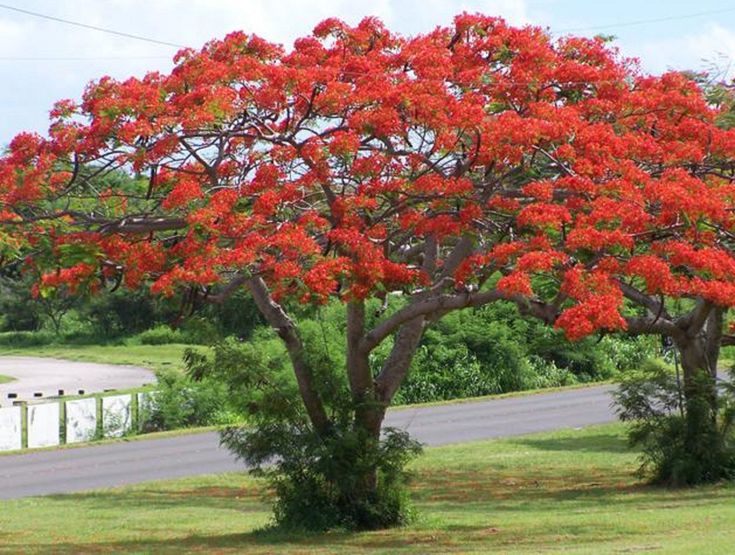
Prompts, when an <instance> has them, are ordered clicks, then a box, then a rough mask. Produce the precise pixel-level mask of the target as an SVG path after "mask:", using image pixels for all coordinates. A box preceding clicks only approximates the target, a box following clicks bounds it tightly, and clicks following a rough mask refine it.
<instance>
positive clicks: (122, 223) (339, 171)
mask: <svg viewBox="0 0 735 555" xmlns="http://www.w3.org/2000/svg"><path fill="white" fill-rule="evenodd" d="M712 117H713V114H712V112H711V111H710V110H709V109H708V107H707V106H706V105H705V104H704V103H703V101H702V98H701V95H700V94H699V92H698V90H697V89H696V87H694V86H693V85H692V84H691V83H690V82H689V81H687V80H686V79H685V78H683V77H681V76H679V75H676V74H669V75H666V76H664V77H662V78H653V77H645V76H640V75H638V73H637V72H636V69H635V66H634V65H633V64H632V63H631V62H629V61H626V60H622V59H620V58H619V57H618V56H617V54H616V52H615V51H614V50H613V49H611V48H609V47H608V46H606V44H605V42H604V41H603V40H602V39H582V38H574V37H567V38H563V39H559V40H556V41H554V40H552V39H551V38H550V37H549V36H548V35H547V34H546V33H545V32H544V31H543V30H541V29H539V28H534V27H526V28H513V27H510V26H508V25H506V24H505V23H504V22H503V21H502V20H500V19H496V18H489V17H484V16H472V15H461V16H459V17H457V18H456V19H455V21H454V25H453V26H451V27H448V28H437V29H436V30H435V31H433V32H431V33H428V34H424V35H419V36H416V37H413V38H404V37H401V36H397V35H394V34H392V33H390V32H389V31H388V30H387V29H385V28H384V27H383V26H382V25H381V24H380V22H378V21H377V20H375V19H371V18H368V19H365V20H363V21H362V22H361V23H360V24H359V25H358V26H356V27H354V28H352V27H349V26H347V25H345V24H344V23H342V22H339V21H337V20H327V21H325V22H323V23H322V24H320V25H319V26H317V28H316V29H315V31H314V34H313V35H312V36H308V37H305V38H302V39H299V40H297V41H296V43H295V45H294V48H293V49H292V50H291V51H290V52H284V50H283V49H282V48H281V47H279V46H276V45H273V44H270V43H267V42H266V41H264V40H262V39H259V38H257V37H255V36H248V35H245V34H243V33H234V34H232V35H229V36H228V37H226V38H225V39H224V40H221V41H212V42H211V43H209V44H207V45H206V46H205V47H204V48H203V49H202V50H201V51H199V52H195V51H192V50H184V51H182V52H180V53H179V54H178V55H177V57H176V67H175V68H174V70H173V71H172V72H171V74H170V75H161V74H157V73H154V74H149V75H147V76H145V77H144V78H143V79H134V78H133V79H129V80H127V81H124V82H118V81H114V80H112V79H110V78H103V79H102V80H100V81H98V82H96V83H93V84H91V85H90V86H89V88H88V89H87V91H86V93H85V95H84V97H83V100H82V101H81V103H75V102H71V101H64V102H60V103H59V104H58V105H57V106H56V108H55V109H54V111H53V112H52V119H53V121H52V124H51V128H50V132H49V137H48V138H40V137H37V136H33V135H27V134H24V135H20V136H18V137H17V138H16V139H15V140H14V141H13V142H12V144H11V145H10V148H9V151H8V153H7V154H6V156H5V157H4V158H3V159H2V160H1V161H0V187H1V190H0V195H1V196H0V200H1V202H2V214H0V221H2V222H3V224H4V225H5V227H6V228H7V227H10V228H13V229H17V230H20V229H26V230H27V231H28V234H27V235H28V238H29V241H30V242H32V243H33V244H35V245H36V246H38V248H39V249H41V250H44V251H45V252H48V253H50V258H39V260H37V261H36V262H37V263H39V262H41V263H42V262H44V261H46V262H47V261H48V260H51V259H53V260H55V261H56V262H54V263H55V264H57V267H55V268H54V269H53V270H52V271H49V272H48V273H47V274H46V275H45V276H44V278H43V279H42V282H41V285H40V287H41V288H51V287H55V286H58V285H59V284H62V283H65V284H68V285H70V286H71V287H75V286H79V285H81V284H90V283H93V280H95V279H96V276H98V275H100V273H101V275H102V276H103V277H104V279H105V280H112V279H121V280H123V281H124V283H125V284H126V285H127V286H129V287H137V286H138V285H140V284H142V283H144V282H152V290H153V291H154V292H157V293H162V294H165V295H171V294H173V293H174V292H175V291H177V290H179V289H182V288H186V289H187V290H189V291H190V292H192V293H193V294H194V293H196V294H199V295H202V296H209V297H210V298H217V299H220V300H222V299H226V297H227V295H228V294H230V293H232V292H233V291H235V290H238V289H240V288H246V289H247V290H248V291H249V292H250V293H251V294H252V296H253V299H254V300H255V303H256V304H257V306H258V308H259V309H260V311H261V312H262V314H263V316H264V318H265V319H266V320H267V321H268V323H269V324H270V325H271V326H272V327H273V328H274V329H275V330H276V331H277V332H278V334H279V335H280V337H281V338H282V339H283V342H284V344H285V346H286V348H287V350H288V354H289V357H290V361H291V363H292V366H293V370H294V373H295V376H296V380H297V383H298V389H299V392H300V395H301V398H302V400H303V405H304V408H305V411H306V414H307V415H308V420H309V422H310V424H311V426H313V430H314V431H315V433H316V434H317V435H318V436H320V437H329V436H330V435H331V434H333V433H334V426H335V423H334V421H333V420H332V419H330V415H329V414H328V411H327V410H326V409H325V404H324V400H323V399H322V398H321V395H320V387H319V384H318V383H316V382H317V381H318V380H317V378H315V375H314V369H313V368H312V367H310V362H309V359H308V357H307V356H305V346H304V344H303V339H302V336H301V334H300V333H299V329H298V327H297V325H296V323H295V321H294V319H293V318H292V317H291V316H290V315H289V307H291V306H293V304H294V303H296V304H307V303H313V304H319V303H324V302H327V301H328V300H330V299H339V300H340V301H342V302H343V303H344V306H345V311H346V329H345V345H346V353H345V355H346V357H345V358H346V361H347V362H346V368H345V372H346V375H347V381H348V384H349V391H350V394H351V397H352V401H353V410H354V418H353V422H352V426H354V428H355V429H357V430H360V431H361V433H362V434H364V438H367V439H368V440H369V441H372V442H378V441H379V435H380V429H381V423H382V421H383V417H384V415H385V410H386V408H387V407H388V406H389V405H390V403H391V400H392V398H393V396H394V395H395V393H396V391H397V389H398V388H399V387H400V384H401V382H402V381H403V379H404V378H405V376H406V374H407V372H408V370H409V366H410V363H411V360H412V357H413V355H414V352H415V350H416V348H417V346H418V344H419V341H420V340H421V337H422V333H423V331H424V329H425V327H426V326H427V325H429V324H430V323H431V322H433V321H435V320H437V319H439V318H441V317H442V316H443V315H445V314H447V313H448V312H450V311H453V310H458V309H463V308H467V307H476V306H480V305H483V304H485V303H489V302H493V301H495V300H497V299H500V298H506V299H511V300H513V301H515V302H517V303H518V304H519V306H521V307H522V309H523V310H524V311H526V312H530V313H533V314H535V315H537V316H539V317H543V318H545V319H546V320H548V321H549V322H555V323H556V324H557V325H558V326H560V327H563V328H564V329H565V330H567V333H568V334H569V335H570V337H580V336H582V335H585V334H589V333H592V332H594V331H596V330H600V329H607V330H621V329H624V328H627V329H628V330H629V331H634V332H643V331H653V332H656V333H666V334H668V335H671V336H672V337H674V339H675V340H676V341H677V344H679V345H680V347H682V348H683V352H684V351H686V353H687V354H686V357H688V356H690V353H691V351H690V350H687V348H686V347H687V346H688V345H689V342H688V341H685V340H684V337H685V335H686V334H688V333H689V332H688V331H687V330H689V329H690V328H689V327H686V326H684V327H686V329H683V328H682V323H683V320H677V321H676V322H675V321H674V320H672V319H671V318H669V316H668V312H667V308H666V307H665V303H664V302H663V301H662V300H661V298H660V296H661V295H665V296H669V297H677V298H678V297H687V298H688V297H690V296H692V295H694V296H696V298H697V301H696V307H695V308H694V309H693V311H692V312H691V317H690V320H691V322H690V324H688V325H690V326H692V327H691V329H694V328H696V327H700V328H701V327H702V326H704V322H708V321H713V320H712V318H714V317H716V316H711V315H713V314H714V315H717V314H720V313H719V312H718V311H717V310H715V309H714V308H713V307H714V306H721V305H728V304H730V303H731V301H733V298H732V295H731V294H730V293H729V291H730V289H729V288H731V287H733V285H732V284H731V280H732V279H733V276H735V274H733V273H732V272H731V270H730V264H731V258H730V256H729V254H728V253H726V252H724V251H722V250H721V249H719V248H718V247H717V245H716V244H715V242H716V238H717V237H718V236H719V235H718V229H719V226H723V227H726V226H729V225H730V220H729V219H728V218H729V211H728V206H729V203H730V202H731V194H732V192H731V187H730V182H729V177H728V175H729V174H727V173H723V166H722V163H723V161H726V160H727V159H729V154H730V153H731V152H732V145H733V142H732V137H731V135H729V134H728V133H725V132H720V131H719V130H718V129H717V128H716V127H715V126H714V125H713V124H712ZM114 171H117V172H119V171H123V172H128V173H130V174H132V175H135V176H137V177H138V178H139V180H140V179H143V178H145V186H143V187H140V186H139V187H132V186H123V185H120V184H119V183H117V184H116V183H115V182H110V183H109V184H108V185H103V186H102V187H100V185H99V183H103V184H104V183H105V179H106V177H105V176H108V175H113V173H112V172H114ZM724 171H725V172H727V171H729V169H725V170H724ZM703 222H706V224H705V223H703ZM712 226H714V228H712ZM16 233H18V232H16ZM703 242H704V243H706V247H704V246H702V245H700V243H703ZM703 249H705V250H703ZM706 249H710V250H706ZM664 267H665V268H666V269H668V270H667V271H666V272H663V270H662V268H664ZM685 268H686V269H685ZM662 272H663V273H662ZM499 273H500V274H502V278H501V279H500V280H499V281H497V277H498V275H499ZM532 274H538V275H540V276H541V278H540V281H539V283H540V284H541V288H540V289H538V290H536V291H534V290H533V289H532V287H531V280H530V276H531V275H532ZM689 274H691V275H689ZM496 281H497V284H496ZM643 282H647V289H645V288H644V289H643V290H641V289H640V288H637V287H636V284H639V283H643ZM95 283H96V282H95ZM559 284H561V285H560V286H559ZM722 287H725V289H724V291H725V292H724V293H722V291H723V289H722ZM551 290H554V291H555V293H554V298H553V299H552V300H551V301H549V299H548V298H547V296H548V295H549V294H550V291H551ZM626 297H627V298H628V299H631V300H632V301H634V302H636V303H638V304H639V305H640V306H642V307H643V308H644V309H645V310H647V311H649V313H650V314H649V315H647V316H641V315H636V316H629V317H628V316H624V315H623V314H622V313H621V310H622V309H623V299H624V298H626ZM371 299H380V300H381V301H382V303H383V306H384V308H385V310H384V311H382V312H381V313H380V314H378V315H377V317H373V315H372V314H367V315H366V303H367V302H368V301H370V300H371ZM392 299H397V301H392ZM679 329H682V330H683V331H681V332H679V331H676V330H679ZM686 337H688V335H686ZM389 339H390V340H392V346H391V348H390V352H389V354H388V356H387V357H386V358H385V360H384V361H383V364H382V367H381V369H380V370H379V371H378V372H377V373H373V372H372V371H371V366H370V356H371V353H373V352H374V351H375V349H376V347H378V346H379V345H381V344H383V343H384V342H385V341H387V340H389ZM700 361H701V359H700V360H698V361H697V362H696V364H700ZM373 470H374V468H373ZM375 487H376V477H375V473H374V471H368V472H366V476H365V479H364V480H362V481H360V482H359V488H362V491H371V490H374V489H375Z"/></svg>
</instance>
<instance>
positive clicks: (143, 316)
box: [82, 290, 160, 337]
mask: <svg viewBox="0 0 735 555" xmlns="http://www.w3.org/2000/svg"><path fill="white" fill-rule="evenodd" d="M82 312H83V313H84V315H85V317H86V318H87V319H88V321H89V322H90V323H91V324H92V326H93V327H94V328H95V329H97V330H99V332H100V333H102V334H104V336H106V337H114V336H121V335H131V334H135V333H139V332H142V331H144V330H146V329H148V328H150V326H151V324H152V323H154V322H156V321H159V318H160V315H159V311H158V310H157V306H156V303H155V301H154V300H153V299H152V298H151V296H150V295H149V294H146V293H145V292H142V291H129V290H117V291H114V292H108V293H104V294H100V295H96V296H93V297H91V298H90V299H89V301H88V302H87V303H86V305H85V306H84V309H83V310H82Z"/></svg>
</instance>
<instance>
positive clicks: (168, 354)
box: [0, 344, 197, 370]
mask: <svg viewBox="0 0 735 555" xmlns="http://www.w3.org/2000/svg"><path fill="white" fill-rule="evenodd" d="M188 348H197V347H195V346H192V345H182V344H168V345H42V346H36V347H0V356H9V355H14V356H27V357H51V358H63V359H66V360H76V361H82V362H99V363H104V364H128V365H132V366H142V367H144V368H149V369H151V370H165V369H167V368H168V369H175V370H181V369H182V368H183V366H184V362H183V358H182V357H183V356H184V351H185V350H186V349H188Z"/></svg>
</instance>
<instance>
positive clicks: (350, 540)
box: [0, 424, 735, 555]
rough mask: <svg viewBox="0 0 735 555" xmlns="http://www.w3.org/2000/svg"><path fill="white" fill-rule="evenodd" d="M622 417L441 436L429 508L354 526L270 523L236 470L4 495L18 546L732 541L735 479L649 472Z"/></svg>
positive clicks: (9, 547) (465, 546) (61, 549)
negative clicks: (490, 435) (308, 529)
mask: <svg viewBox="0 0 735 555" xmlns="http://www.w3.org/2000/svg"><path fill="white" fill-rule="evenodd" d="M635 468H636V454H635V453H631V452H629V451H628V450H627V449H626V446H625V440H624V437H623V428H622V426H621V425H619V424H614V425H606V426H597V427H593V428H589V429H586V430H578V431H574V430H567V431H561V432H556V433H552V434H541V435H532V436H524V437H519V438H514V439H506V440H494V441H485V442H478V443H472V444H466V445H461V446H449V447H441V448H432V449H428V450H427V452H426V454H425V455H424V456H423V457H421V458H420V459H419V460H418V461H417V462H416V463H415V464H414V469H415V470H416V480H415V482H414V485H413V486H412V494H413V498H414V500H415V502H416V506H417V508H418V510H419V512H420V517H419V518H418V520H417V521H416V522H415V523H414V524H412V525H410V526H408V527H405V528H401V529H394V530H386V531H378V532H366V533H356V534H350V533H345V532H332V533H329V534H311V535H310V534H293V533H285V532H281V531H278V530H273V529H267V528H266V527H267V525H268V523H269V520H270V512H269V506H268V504H267V502H265V501H264V500H263V495H264V488H263V484H262V483H261V482H259V481H257V480H255V479H253V478H250V477H248V476H247V475H245V474H239V473H236V474H223V475H216V476H205V477H196V478H187V479H183V480H175V481H167V482H157V483H148V484H142V485H138V486H133V487H125V488H118V489H112V490H101V491H96V492H91V493H80V494H72V495H57V496H51V497H45V498H31V499H22V500H14V501H5V502H4V503H3V510H2V511H0V552H6V553H47V552H54V553H119V552H135V553H253V554H266V553H300V554H319V553H337V554H341V555H343V554H345V553H350V554H352V553H368V552H369V553H386V554H388V553H422V554H423V553H539V552H557V553H623V552H642V551H647V552H659V553H681V554H690V553H708V554H714V555H716V554H725V553H732V546H733V545H735V527H734V526H733V525H732V523H733V522H735V502H734V501H733V498H734V497H735V486H733V485H727V486H726V485H719V486H709V487H702V488H697V489H690V490H667V489H662V488H654V487H648V486H644V485H642V484H641V483H639V481H638V480H637V479H636V477H635V475H634V470H635Z"/></svg>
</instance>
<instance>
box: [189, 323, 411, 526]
mask: <svg viewBox="0 0 735 555" xmlns="http://www.w3.org/2000/svg"><path fill="white" fill-rule="evenodd" d="M337 322H338V321H337V320H330V321H328V322H316V321H306V322H303V325H302V327H301V332H302V333H301V335H302V339H303V341H304V343H305V345H306V347H307V349H306V353H305V357H306V359H307V363H308V364H309V366H310V367H311V368H312V369H313V371H314V374H315V383H316V384H317V385H318V387H319V388H320V391H319V393H320V394H321V396H322V398H323V399H324V400H325V403H326V405H327V408H328V411H329V414H330V416H331V419H332V422H333V426H332V428H331V429H330V433H329V435H328V436H326V437H325V436H324V435H319V434H317V433H316V432H315V431H314V430H313V429H312V427H311V426H310V425H309V423H308V419H307V418H306V415H305V413H304V407H303V403H302V402H301V399H300V397H299V394H298V389H297V386H296V382H295V378H294V375H293V371H292V369H291V368H290V365H289V364H288V357H287V355H286V353H285V351H284V349H283V346H282V345H281V344H280V343H279V342H278V340H277V339H276V338H275V337H274V335H273V332H272V331H259V332H256V334H255V338H254V339H255V341H254V343H239V342H237V341H235V340H233V339H228V340H226V341H222V342H220V343H218V344H217V345H215V346H214V348H213V352H212V356H211V357H208V356H205V355H203V354H201V353H197V352H195V351H189V352H188V353H187V366H188V369H189V373H190V375H191V376H192V377H194V378H196V379H202V380H204V379H217V380H220V381H222V382H223V383H226V384H227V386H228V390H229V395H230V397H231V398H232V399H236V400H237V401H236V402H237V403H238V404H237V408H238V409H239V410H242V411H245V412H246V413H247V420H248V424H249V426H248V428H229V429H227V430H225V431H224V432H223V434H222V442H223V444H224V445H226V446H227V447H228V448H229V449H230V450H231V451H232V452H233V453H235V454H236V455H237V456H238V457H239V458H240V459H242V460H244V461H245V462H246V463H248V464H249V465H251V466H252V467H253V472H254V473H256V474H258V475H262V476H265V477H266V478H267V479H268V481H269V482H270V483H271V485H272V486H273V489H274V491H275V493H276V502H275V505H274V515H275V518H276V522H277V523H278V524H279V525H281V526H284V527H288V528H303V529H308V530H326V529H330V528H348V529H374V528H383V527H387V526H393V525H397V524H401V523H404V522H406V521H407V520H408V519H409V518H410V516H411V514H412V512H411V509H410V505H409V503H408V496H407V494H406V489H405V484H406V482H407V480H408V479H409V477H410V476H409V474H408V473H407V472H406V470H405V467H406V464H407V463H408V461H409V460H411V459H412V458H413V457H414V456H416V455H417V454H418V452H419V445H418V444H417V443H416V442H414V441H412V440H410V439H409V437H408V435H407V434H405V433H404V432H400V431H396V430H384V435H383V436H382V437H381V439H379V440H377V439H375V438H371V437H367V436H366V434H365V433H363V432H361V431H360V429H359V428H357V427H355V425H354V408H353V406H352V403H351V400H350V395H349V392H348V389H347V385H346V380H345V372H343V371H342V372H339V370H340V368H343V366H340V364H343V360H342V358H340V357H342V356H343V353H342V352H341V351H338V350H336V349H334V348H330V347H331V346H332V345H330V343H331V342H332V341H336V339H334V338H335V337H340V336H339V335H338V334H335V333H331V326H332V325H338V323H337Z"/></svg>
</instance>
